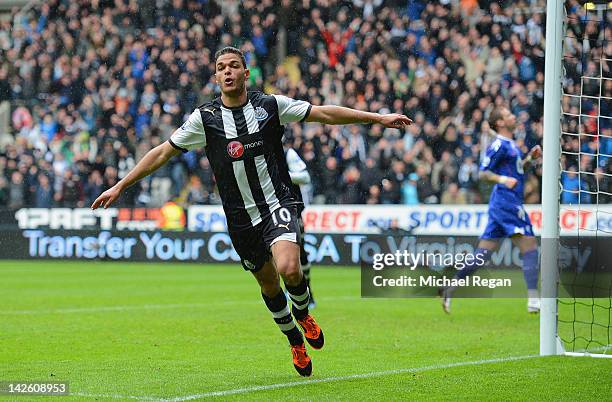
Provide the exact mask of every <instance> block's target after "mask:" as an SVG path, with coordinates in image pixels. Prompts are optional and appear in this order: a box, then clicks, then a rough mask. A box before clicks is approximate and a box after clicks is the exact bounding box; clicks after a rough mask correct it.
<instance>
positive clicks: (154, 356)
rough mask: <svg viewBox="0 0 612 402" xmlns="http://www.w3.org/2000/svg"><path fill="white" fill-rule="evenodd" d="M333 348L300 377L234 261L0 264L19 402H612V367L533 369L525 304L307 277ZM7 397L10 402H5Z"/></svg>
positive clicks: (354, 278)
mask: <svg viewBox="0 0 612 402" xmlns="http://www.w3.org/2000/svg"><path fill="white" fill-rule="evenodd" d="M312 276H313V291H314V294H315V296H316V298H317V302H318V305H317V307H316V309H315V310H314V311H313V313H314V315H315V317H316V318H317V320H318V322H319V323H320V324H321V326H322V327H323V329H324V331H325V338H326V345H325V348H324V349H323V350H321V351H311V352H310V355H311V357H312V359H313V367H314V370H313V376H312V377H310V378H307V379H304V378H301V377H299V376H298V374H297V373H296V372H295V371H294V369H293V366H292V364H291V354H290V350H289V347H288V346H287V341H286V339H285V338H284V337H283V336H282V335H281V333H280V332H279V330H278V328H277V327H276V325H275V324H274V323H273V322H272V319H271V317H270V314H269V312H268V311H267V310H266V308H265V306H264V304H263V302H262V301H261V298H260V295H259V292H258V288H257V285H256V282H255V281H254V279H253V278H252V277H251V275H250V274H247V273H245V272H244V271H243V270H242V269H241V268H240V267H239V266H238V265H197V264H173V263H160V264H157V263H156V264H153V263H147V264H137V263H110V262H58V261H55V262H42V261H20V262H18V261H3V262H0V381H8V380H10V381H25V380H43V381H48V380H53V381H62V380H65V381H69V382H70V391H71V393H73V395H72V396H71V397H68V398H66V397H61V398H60V397H46V398H43V397H19V398H17V399H15V398H14V399H13V400H19V401H22V400H36V401H38V400H44V399H48V400H123V399H125V400H138V399H142V400H162V399H168V400H174V401H184V400H202V399H209V398H217V399H222V400H257V401H264V400H283V401H284V400H296V401H297V400H317V401H318V400H373V401H383V400H414V399H419V400H422V399H428V400H429V399H432V400H457V399H460V400H472V401H473V400H482V399H485V400H539V401H545V400H550V401H553V400H554V401H556V400H606V399H609V398H610V389H611V388H612V377H611V376H610V373H611V372H612V371H611V369H612V361H611V360H610V359H595V358H586V357H585V358H572V357H548V358H540V357H532V356H533V355H536V354H537V353H538V342H539V335H538V328H539V319H538V317H537V316H530V315H528V314H527V313H526V301H525V300H524V299H497V300H484V299H477V300H476V299H475V300H467V299H463V300H456V301H455V303H454V304H453V314H452V315H450V316H447V315H445V314H444V313H443V312H442V310H441V308H440V305H439V301H438V300H434V299H419V300H416V299H361V298H360V297H359V270H357V269H348V268H331V267H319V266H315V267H313V273H312ZM7 398H8V397H7V396H0V400H5V399H7Z"/></svg>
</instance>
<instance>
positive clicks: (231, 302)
mask: <svg viewBox="0 0 612 402" xmlns="http://www.w3.org/2000/svg"><path fill="white" fill-rule="evenodd" d="M357 299H359V296H337V297H322V298H320V300H322V301H339V300H357ZM317 300H319V299H317ZM261 303H262V302H261V301H258V300H224V301H223V300H222V301H217V302H210V303H184V304H138V305H123V306H98V307H72V308H58V309H49V310H42V309H41V310H13V311H11V310H5V311H0V316H1V315H34V314H78V313H103V312H108V311H130V310H157V309H173V308H188V307H218V306H231V305H245V304H246V305H249V304H253V305H256V304H261Z"/></svg>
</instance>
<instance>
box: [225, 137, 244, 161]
mask: <svg viewBox="0 0 612 402" xmlns="http://www.w3.org/2000/svg"><path fill="white" fill-rule="evenodd" d="M227 153H228V155H229V156H231V157H232V158H234V159H238V158H240V157H241V156H242V154H243V153H244V147H243V146H242V143H241V142H240V141H232V142H230V143H229V144H227Z"/></svg>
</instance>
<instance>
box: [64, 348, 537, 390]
mask: <svg viewBox="0 0 612 402" xmlns="http://www.w3.org/2000/svg"><path fill="white" fill-rule="evenodd" d="M535 357H540V356H539V355H524V356H510V357H499V358H496V359H484V360H473V361H464V362H456V363H447V364H434V365H431V366H423V367H413V368H404V369H396V370H386V371H373V372H370V373H362V374H351V375H344V376H335V377H326V378H313V379H309V380H303V381H291V382H285V383H278V384H270V385H255V386H252V387H244V388H234V389H228V390H223V391H211V392H205V393H202V394H194V395H186V396H177V397H175V398H171V399H162V398H158V397H157V398H156V397H152V396H133V395H109V394H88V393H71V394H70V395H74V396H82V397H86V398H113V399H136V400H143V401H159V402H184V401H191V400H194V399H203V398H210V397H215V396H229V395H237V394H247V393H250V392H257V391H267V390H272V389H280V388H290V387H299V386H305V385H310V384H321V383H327V382H339V381H347V380H360V379H368V378H375V377H386V376H390V375H397V374H408V373H422V372H424V371H434V370H443V369H449V368H454V367H465V366H478V365H481V364H492V363H504V362H512V361H517V360H525V359H532V358H535Z"/></svg>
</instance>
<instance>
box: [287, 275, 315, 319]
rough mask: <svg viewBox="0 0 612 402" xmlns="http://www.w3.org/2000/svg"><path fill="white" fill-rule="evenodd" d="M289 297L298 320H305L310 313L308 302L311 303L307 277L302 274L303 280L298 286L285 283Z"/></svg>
mask: <svg viewBox="0 0 612 402" xmlns="http://www.w3.org/2000/svg"><path fill="white" fill-rule="evenodd" d="M285 288H286V289H287V293H289V298H290V299H291V311H292V312H293V316H294V317H295V318H296V320H303V319H304V318H305V317H306V316H307V315H308V304H309V303H310V292H309V291H308V284H307V283H306V277H305V276H302V280H301V281H300V283H299V284H298V285H297V286H289V285H287V284H285Z"/></svg>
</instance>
